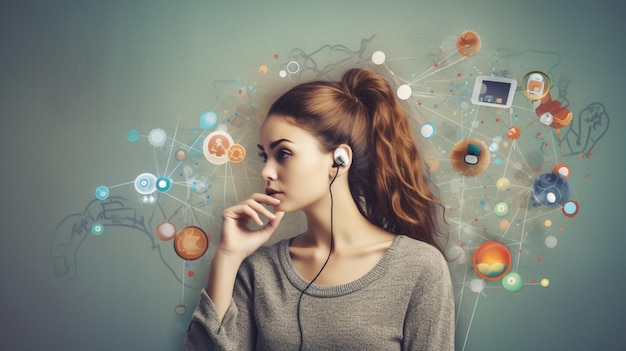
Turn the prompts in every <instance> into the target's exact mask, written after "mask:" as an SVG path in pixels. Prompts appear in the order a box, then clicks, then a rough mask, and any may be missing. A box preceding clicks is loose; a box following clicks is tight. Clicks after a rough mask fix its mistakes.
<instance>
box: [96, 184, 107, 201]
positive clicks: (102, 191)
mask: <svg viewBox="0 0 626 351" xmlns="http://www.w3.org/2000/svg"><path fill="white" fill-rule="evenodd" d="M108 197H109V188H107V187H106V186H104V185H101V186H99V187H97V188H96V199H98V200H106V198H108Z"/></svg>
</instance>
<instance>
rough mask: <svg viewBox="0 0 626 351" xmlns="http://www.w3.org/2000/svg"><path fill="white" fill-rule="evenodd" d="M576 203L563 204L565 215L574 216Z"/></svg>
mask: <svg viewBox="0 0 626 351" xmlns="http://www.w3.org/2000/svg"><path fill="white" fill-rule="evenodd" d="M576 208H577V206H576V203H574V202H568V203H566V204H565V206H563V210H564V211H565V213H567V214H574V213H576Z"/></svg>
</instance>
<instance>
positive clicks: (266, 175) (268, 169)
mask: <svg viewBox="0 0 626 351" xmlns="http://www.w3.org/2000/svg"><path fill="white" fill-rule="evenodd" d="M261 178H263V180H275V179H276V167H274V165H273V164H272V162H271V160H267V162H265V166H263V169H262V170H261Z"/></svg>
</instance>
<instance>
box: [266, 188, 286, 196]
mask: <svg viewBox="0 0 626 351" xmlns="http://www.w3.org/2000/svg"><path fill="white" fill-rule="evenodd" d="M265 194H266V195H269V196H271V197H276V196H278V195H282V192H280V191H278V190H276V189H274V188H265Z"/></svg>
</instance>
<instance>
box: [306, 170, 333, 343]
mask: <svg viewBox="0 0 626 351" xmlns="http://www.w3.org/2000/svg"><path fill="white" fill-rule="evenodd" d="M338 174H339V168H337V172H336V173H335V176H334V177H333V179H332V180H331V181H330V184H329V185H328V192H329V193H330V250H328V257H326V261H325V262H324V264H323V265H322V268H320V270H319V272H317V274H316V275H315V277H313V279H312V280H311V281H310V282H309V284H307V286H306V287H305V288H304V290H302V292H301V293H300V297H299V298H298V307H297V318H298V331H299V332H300V343H299V346H298V350H300V351H302V347H303V345H304V332H303V331H302V321H301V320H300V305H301V303H302V297H303V296H304V293H305V292H306V291H307V290H309V287H311V285H313V283H314V282H315V280H317V277H319V276H320V274H322V271H323V270H324V268H326V265H327V264H328V261H329V260H330V256H331V255H332V253H333V249H334V247H335V245H334V243H335V239H334V236H333V224H334V223H333V212H334V211H333V207H334V200H333V189H332V186H333V183H334V182H335V179H337V175H338Z"/></svg>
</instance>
